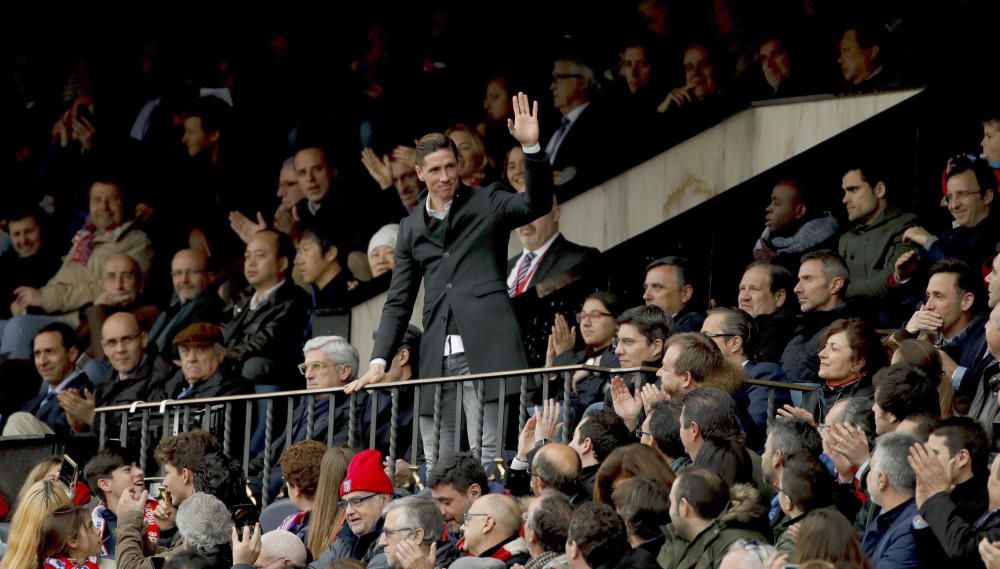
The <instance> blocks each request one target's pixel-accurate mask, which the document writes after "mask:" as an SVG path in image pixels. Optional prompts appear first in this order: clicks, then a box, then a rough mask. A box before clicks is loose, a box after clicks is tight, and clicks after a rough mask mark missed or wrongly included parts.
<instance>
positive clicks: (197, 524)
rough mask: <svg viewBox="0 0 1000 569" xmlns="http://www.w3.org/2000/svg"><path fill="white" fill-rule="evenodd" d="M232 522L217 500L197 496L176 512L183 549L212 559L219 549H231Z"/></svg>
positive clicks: (209, 495)
mask: <svg viewBox="0 0 1000 569" xmlns="http://www.w3.org/2000/svg"><path fill="white" fill-rule="evenodd" d="M232 527H233V521H232V518H231V517H230V515H229V510H228V509H226V505H225V504H223V503H222V502H221V501H220V500H219V499H218V498H216V497H215V496H213V495H211V494H206V493H205V492H195V493H194V494H193V495H192V496H191V497H190V498H187V499H186V500H184V501H183V502H181V505H180V507H178V508H177V531H179V532H180V534H181V537H183V538H184V545H185V547H187V548H188V549H189V550H191V551H194V552H195V553H198V554H200V555H212V554H213V553H214V552H215V551H217V550H218V548H219V547H222V546H227V547H228V546H229V544H230V540H231V539H232V535H231V533H230V532H231V528H232Z"/></svg>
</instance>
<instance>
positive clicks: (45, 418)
mask: <svg viewBox="0 0 1000 569" xmlns="http://www.w3.org/2000/svg"><path fill="white" fill-rule="evenodd" d="M93 388H94V386H93V385H92V384H91V383H90V378H88V377H87V374H85V373H82V372H81V373H80V374H79V375H77V376H76V377H74V378H73V381H70V382H69V383H67V384H66V387H64V388H63V389H64V390H66V389H76V390H77V391H79V392H80V393H83V392H84V390H89V389H93ZM48 392H49V384H48V383H46V382H44V381H43V382H42V387H41V389H39V392H38V395H36V396H35V397H34V398H33V399H31V401H28V402H27V403H26V404H25V405H24V408H23V409H21V410H22V411H25V412H27V413H31V414H32V415H34V416H35V417H36V418H37V419H38V420H39V421H41V422H43V423H45V424H46V425H48V426H49V428H50V429H52V430H53V431H55V433H56V434H57V435H61V436H65V435H68V434H70V431H71V429H70V426H69V420H68V419H66V412H65V411H63V409H62V407H60V406H59V400H58V399H57V398H56V396H55V394H53V395H52V396H51V397H48V401H46V396H47V394H48ZM43 402H44V403H45V404H44V405H42V403H43Z"/></svg>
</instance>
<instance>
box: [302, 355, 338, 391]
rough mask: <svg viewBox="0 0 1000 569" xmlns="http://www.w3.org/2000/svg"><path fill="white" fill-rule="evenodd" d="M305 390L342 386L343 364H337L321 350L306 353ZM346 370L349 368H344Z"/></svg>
mask: <svg viewBox="0 0 1000 569" xmlns="http://www.w3.org/2000/svg"><path fill="white" fill-rule="evenodd" d="M303 363H304V364H305V370H306V374H305V375H306V389H324V388H327V387H340V386H341V385H343V384H344V372H345V370H344V368H345V365H344V364H339V365H338V364H337V363H335V362H333V361H331V360H330V358H328V357H327V356H326V354H324V353H323V350H309V351H308V352H306V356H305V361H304V362H303ZM346 367H347V368H348V370H349V369H350V366H346Z"/></svg>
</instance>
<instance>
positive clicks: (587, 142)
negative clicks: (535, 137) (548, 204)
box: [542, 102, 617, 197]
mask: <svg viewBox="0 0 1000 569" xmlns="http://www.w3.org/2000/svg"><path fill="white" fill-rule="evenodd" d="M557 130H558V126H557V127H556V128H555V129H553V130H552V132H551V133H549V135H548V137H546V139H545V141H544V142H543V143H542V149H545V148H547V146H548V143H549V139H551V138H552V136H554V135H555V133H556V131H557ZM607 130H608V129H607V126H606V121H605V119H604V117H603V116H602V111H601V106H600V103H594V102H591V103H590V105H588V106H587V108H586V109H584V110H583V112H582V113H580V116H579V117H577V119H576V121H575V122H574V123H573V126H572V127H571V128H570V129H569V132H568V133H567V134H566V136H564V137H563V140H562V142H561V143H559V149H558V151H557V152H556V157H555V160H554V161H553V162H552V169H553V170H565V169H566V168H569V167H573V168H575V169H576V175H575V176H574V178H573V179H571V180H570V181H569V182H565V183H563V184H562V185H561V186H559V188H558V189H557V194H558V195H559V196H561V197H566V196H573V195H576V194H579V193H580V192H582V191H585V190H588V189H590V187H591V186H593V185H594V184H597V183H599V182H601V181H602V180H603V179H604V178H605V176H606V175H607V174H608V173H609V172H613V171H614V168H615V164H613V162H616V160H617V159H612V156H611V155H609V154H608V152H609V149H608V146H609V145H607V144H601V143H600V141H601V140H605V133H606V132H607ZM612 146H613V145H612Z"/></svg>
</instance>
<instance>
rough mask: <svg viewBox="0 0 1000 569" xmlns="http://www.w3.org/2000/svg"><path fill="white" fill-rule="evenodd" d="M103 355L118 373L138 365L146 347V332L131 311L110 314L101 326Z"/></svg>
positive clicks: (126, 371) (133, 368) (129, 370)
mask: <svg viewBox="0 0 1000 569" xmlns="http://www.w3.org/2000/svg"><path fill="white" fill-rule="evenodd" d="M101 347H102V348H104V355H105V356H106V357H107V358H108V361H109V362H111V367H113V368H115V371H117V372H118V373H119V374H122V373H131V372H132V371H134V370H135V368H137V367H139V364H140V363H141V362H142V356H143V354H144V353H145V349H146V334H145V332H143V331H142V329H141V328H140V327H139V321H138V320H136V318H135V316H134V315H133V314H132V313H131V312H118V313H115V314H112V315H111V316H109V317H108V319H107V320H105V321H104V326H102V327H101Z"/></svg>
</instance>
